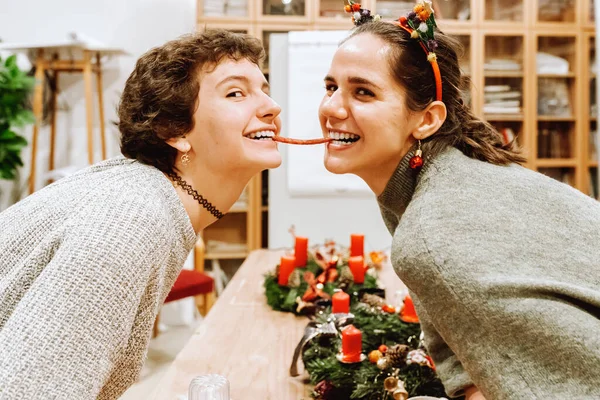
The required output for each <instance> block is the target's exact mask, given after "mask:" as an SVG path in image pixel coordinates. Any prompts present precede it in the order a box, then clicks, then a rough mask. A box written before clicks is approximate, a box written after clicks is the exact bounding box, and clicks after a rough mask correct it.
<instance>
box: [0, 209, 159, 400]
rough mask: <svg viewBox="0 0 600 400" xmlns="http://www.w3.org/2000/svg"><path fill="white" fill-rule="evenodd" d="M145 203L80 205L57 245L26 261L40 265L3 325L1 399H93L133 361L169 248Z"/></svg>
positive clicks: (0, 338)
mask: <svg viewBox="0 0 600 400" xmlns="http://www.w3.org/2000/svg"><path fill="white" fill-rule="evenodd" d="M96 203H102V202H101V201H98V202H96ZM123 203H124V202H123ZM140 206H141V205H140V204H139V202H138V203H137V204H136V203H130V204H119V207H116V206H114V205H113V206H110V205H106V204H96V205H94V206H92V207H89V208H88V209H87V210H85V211H84V212H78V213H77V214H76V215H75V216H74V217H72V218H71V219H70V220H69V222H68V224H67V225H68V226H64V232H63V233H62V236H61V237H60V240H59V241H57V242H58V244H57V245H56V246H55V249H52V250H48V251H47V252H46V253H45V254H44V255H43V256H42V255H40V256H39V257H37V259H30V260H28V262H29V263H30V264H32V265H33V268H35V269H39V270H41V272H40V273H39V276H37V278H36V279H35V280H34V281H33V283H32V285H31V287H30V288H29V289H28V291H27V293H26V294H25V296H23V298H22V299H21V301H20V302H19V303H18V305H17V307H16V308H15V310H14V312H13V313H12V314H11V315H10V317H9V319H8V321H7V323H6V324H5V326H4V328H3V329H2V330H1V331H0V382H2V384H1V385H0V399H2V400H4V399H13V398H27V399H55V398H64V399H75V400H78V399H90V400H91V399H96V398H98V397H99V394H100V393H101V392H102V391H103V386H104V385H105V383H106V381H107V380H108V378H109V377H110V376H111V374H112V373H113V371H114V369H115V366H117V365H123V364H132V362H129V361H127V358H128V355H127V352H126V349H127V344H128V341H129V340H130V337H131V335H132V332H133V331H134V328H135V326H134V321H136V315H138V313H139V312H140V307H141V303H142V298H145V296H147V293H148V288H149V287H150V288H152V287H154V286H149V282H151V280H152V279H154V274H155V270H156V269H157V266H159V265H161V264H164V259H165V257H166V256H168V254H169V249H168V242H167V241H166V240H165V238H164V237H163V236H165V235H164V234H162V233H161V229H160V227H161V226H162V225H164V223H165V218H164V217H163V216H161V215H160V211H158V210H154V211H150V212H148V207H145V209H144V207H143V206H142V207H140ZM150 208H152V207H150ZM154 208H157V209H158V207H154ZM34 263H37V264H35V265H34ZM27 267H31V265H30V266H27ZM23 271H25V272H24V273H26V271H27V268H24V269H23ZM153 291H154V293H153V294H152V297H153V298H154V299H157V298H158V297H159V292H158V291H157V290H155V289H153ZM147 314H148V315H150V314H152V313H151V312H148V313H147ZM149 323H150V326H151V324H152V322H151V321H150V322H149ZM148 332H149V330H148ZM148 335H149V333H148ZM147 340H148V339H146V341H145V343H143V344H142V345H143V346H147ZM142 362H143V360H139V364H140V365H141V363H142ZM137 373H138V371H135V372H133V373H132V375H137ZM124 379H125V378H124ZM127 379H128V381H129V383H128V384H131V383H132V382H130V381H131V377H128V378H127ZM127 386H128V385H127V384H125V385H123V387H121V388H119V391H123V390H125V389H126V387H127Z"/></svg>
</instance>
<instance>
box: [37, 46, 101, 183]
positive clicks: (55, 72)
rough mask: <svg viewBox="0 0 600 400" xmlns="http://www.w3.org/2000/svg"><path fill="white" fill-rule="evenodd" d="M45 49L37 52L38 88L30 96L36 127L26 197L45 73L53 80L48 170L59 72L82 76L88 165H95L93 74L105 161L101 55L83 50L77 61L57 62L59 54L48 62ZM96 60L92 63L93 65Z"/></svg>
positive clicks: (53, 147) (97, 52)
mask: <svg viewBox="0 0 600 400" xmlns="http://www.w3.org/2000/svg"><path fill="white" fill-rule="evenodd" d="M44 50H45V49H43V48H40V49H38V50H37V57H36V62H35V67H36V70H35V78H36V80H37V85H36V87H35V90H34V94H33V114H34V116H35V125H34V126H33V135H32V139H31V173H30V175H29V193H30V194H31V193H33V192H34V191H35V176H36V159H37V140H38V134H39V130H40V125H41V121H42V112H43V98H44V75H45V73H46V72H49V73H50V74H51V78H50V79H51V80H52V85H51V86H52V88H53V90H52V98H51V108H52V115H51V117H50V118H51V119H50V155H49V160H48V170H49V171H51V170H53V169H54V151H55V141H56V99H57V95H58V87H57V85H58V77H59V73H60V72H81V73H83V80H84V90H85V108H86V122H87V123H86V125H87V140H88V146H87V147H88V162H89V163H90V165H91V164H93V163H94V138H93V117H94V110H93V98H92V96H93V86H92V74H93V73H95V74H96V84H97V91H98V107H99V111H98V112H99V117H100V140H101V142H100V143H101V147H102V159H103V160H104V159H105V158H106V138H105V131H104V101H103V94H102V65H101V63H100V56H101V52H100V51H94V50H83V58H82V59H79V60H60V59H59V58H58V53H55V54H54V55H53V56H52V58H47V57H46V54H45V51H44ZM94 59H95V62H94Z"/></svg>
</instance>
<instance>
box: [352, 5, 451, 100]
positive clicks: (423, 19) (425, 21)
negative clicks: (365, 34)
mask: <svg viewBox="0 0 600 400" xmlns="http://www.w3.org/2000/svg"><path fill="white" fill-rule="evenodd" d="M344 10H346V12H348V13H351V14H352V22H354V25H356V26H359V25H362V24H364V23H367V22H371V21H379V20H380V19H381V17H380V16H379V15H372V14H371V11H370V10H367V9H366V8H361V6H360V3H355V2H354V1H353V0H349V4H347V5H346V6H345V7H344ZM393 23H394V24H395V25H397V26H399V27H400V28H402V29H404V30H405V31H406V32H408V34H409V35H410V37H411V38H413V39H417V40H419V44H420V45H421V47H422V48H423V51H425V54H426V55H427V61H429V63H430V64H431V69H432V70H433V76H434V78H435V99H436V100H438V101H442V74H441V73H440V66H439V65H438V62H437V56H436V55H435V50H436V49H437V47H438V43H437V42H436V40H435V38H434V36H433V34H434V29H435V28H436V27H437V25H436V23H435V17H434V16H433V6H432V5H431V0H419V1H418V2H417V4H416V5H415V7H414V8H413V10H412V11H411V12H409V13H408V14H407V15H406V16H402V17H400V18H398V20H396V21H393Z"/></svg>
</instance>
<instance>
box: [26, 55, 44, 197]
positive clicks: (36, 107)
mask: <svg viewBox="0 0 600 400" xmlns="http://www.w3.org/2000/svg"><path fill="white" fill-rule="evenodd" d="M45 68H46V62H45V61H44V50H41V49H40V50H39V51H38V54H37V60H36V62H35V80H36V85H35V90H34V92H33V116H34V117H35V124H34V125H33V134H32V136H31V172H30V173H29V194H31V193H33V192H34V190H35V172H36V159H37V139H38V134H39V131H40V126H41V124H42V113H43V108H44V107H43V106H44V105H43V99H44V70H45Z"/></svg>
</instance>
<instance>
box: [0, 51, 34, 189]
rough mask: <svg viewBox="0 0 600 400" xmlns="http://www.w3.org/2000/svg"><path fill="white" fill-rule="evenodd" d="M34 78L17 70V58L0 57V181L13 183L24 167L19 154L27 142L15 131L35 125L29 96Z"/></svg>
mask: <svg viewBox="0 0 600 400" xmlns="http://www.w3.org/2000/svg"><path fill="white" fill-rule="evenodd" d="M34 85H35V78H33V77H31V76H28V75H27V73H25V72H24V71H21V70H20V69H19V67H18V66H17V57H16V56H15V55H12V56H10V57H8V58H6V59H5V60H2V58H1V57H0V179H5V180H14V179H15V178H16V177H17V176H18V168H19V167H21V166H23V160H22V159H21V150H23V148H24V147H25V146H27V140H25V138H24V137H22V136H20V135H19V134H18V133H17V132H15V128H20V127H23V126H25V125H27V124H30V123H32V122H34V118H33V113H32V112H31V107H30V102H29V98H30V94H31V92H32V90H33V87H34Z"/></svg>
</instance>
